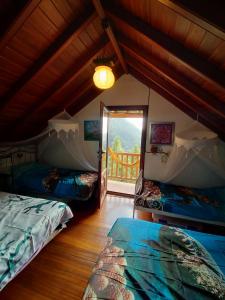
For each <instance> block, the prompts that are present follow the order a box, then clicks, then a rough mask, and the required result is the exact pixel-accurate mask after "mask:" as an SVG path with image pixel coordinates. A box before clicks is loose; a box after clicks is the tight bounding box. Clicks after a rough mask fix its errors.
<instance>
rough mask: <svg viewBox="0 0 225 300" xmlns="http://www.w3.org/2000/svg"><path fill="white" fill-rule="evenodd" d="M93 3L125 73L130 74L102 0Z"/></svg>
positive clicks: (94, 0) (95, 0)
mask: <svg viewBox="0 0 225 300" xmlns="http://www.w3.org/2000/svg"><path fill="white" fill-rule="evenodd" d="M92 2H93V4H94V7H95V9H96V11H97V14H98V15H99V17H100V19H101V21H102V24H104V22H105V25H104V26H103V28H104V30H105V32H106V33H107V35H108V38H109V40H110V42H111V43H112V46H113V48H114V50H115V52H116V55H117V57H118V59H119V61H120V64H121V66H122V68H123V70H124V72H125V73H128V69H127V65H126V62H125V60H124V57H123V54H122V52H121V49H120V47H119V44H118V42H117V39H116V37H115V34H114V32H113V30H112V27H111V25H110V23H109V21H108V20H107V17H106V14H105V12H104V9H103V7H102V4H101V1H100V0H92Z"/></svg>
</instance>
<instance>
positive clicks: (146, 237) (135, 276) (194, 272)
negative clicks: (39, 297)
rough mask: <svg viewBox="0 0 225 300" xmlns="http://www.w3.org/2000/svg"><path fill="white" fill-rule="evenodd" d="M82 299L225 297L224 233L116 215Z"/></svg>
mask: <svg viewBox="0 0 225 300" xmlns="http://www.w3.org/2000/svg"><path fill="white" fill-rule="evenodd" d="M84 299H85V300H86V299H129V300H131V299H154V300H155V299H156V300H157V299H158V300H159V299H160V300H162V299H168V300H174V299H176V300H178V299H187V300H195V299H196V300H203V299H204V300H206V299H207V300H209V299H225V237H222V236H216V235H210V234H204V233H199V232H192V231H188V230H181V229H178V228H174V227H168V226H163V225H160V224H155V223H151V222H145V221H140V220H134V219H118V220H117V221H116V223H115V224H114V226H113V227H112V229H111V231H110V232H109V240H108V243H107V246H106V247H105V249H104V250H103V252H102V253H101V255H100V257H99V259H98V261H97V263H96V266H95V268H94V270H93V274H92V276H91V279H90V280H89V284H88V286H87V289H86V291H85V293H84Z"/></svg>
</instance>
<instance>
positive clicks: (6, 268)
mask: <svg viewBox="0 0 225 300" xmlns="http://www.w3.org/2000/svg"><path fill="white" fill-rule="evenodd" d="M72 217H73V214H72V212H71V210H70V208H69V207H68V206H67V205H66V204H64V203H60V202H56V201H50V200H46V199H39V198H32V197H26V196H21V195H15V194H9V193H4V192H0V241H1V243H0V290H2V289H3V288H4V287H5V285H6V284H7V283H8V282H9V281H10V280H12V279H13V278H14V277H15V276H16V275H17V274H18V273H19V272H20V271H21V270H22V269H23V268H24V266H25V265H27V264H28V263H29V261H30V260H31V259H32V258H33V257H34V256H35V255H36V253H38V252H39V251H40V250H41V249H42V248H43V247H44V245H45V244H46V242H47V241H48V240H50V239H51V237H52V236H53V235H54V234H55V232H56V231H57V230H59V228H61V227H62V226H63V225H64V224H65V223H66V222H68V221H69V219H71V218H72Z"/></svg>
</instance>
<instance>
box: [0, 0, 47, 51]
mask: <svg viewBox="0 0 225 300" xmlns="http://www.w3.org/2000/svg"><path fill="white" fill-rule="evenodd" d="M40 2H41V0H29V1H28V2H27V4H26V5H25V6H24V8H23V9H22V11H21V12H20V14H19V15H18V17H17V18H16V19H15V21H14V22H13V23H12V25H11V26H10V28H9V29H8V30H7V31H6V33H5V34H4V35H3V37H2V38H1V40H0V52H1V51H2V50H3V49H4V48H5V46H6V45H7V43H8V42H9V41H10V40H11V39H12V38H13V37H14V35H15V34H16V33H17V32H18V30H19V29H20V28H21V27H22V26H23V24H24V22H25V21H26V19H27V18H28V17H29V16H30V15H31V14H32V12H33V11H34V10H35V9H36V8H37V6H38V5H39V4H40Z"/></svg>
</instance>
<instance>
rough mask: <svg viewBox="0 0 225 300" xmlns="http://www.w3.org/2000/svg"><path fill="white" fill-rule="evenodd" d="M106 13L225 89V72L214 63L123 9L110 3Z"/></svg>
mask: <svg viewBox="0 0 225 300" xmlns="http://www.w3.org/2000/svg"><path fill="white" fill-rule="evenodd" d="M106 12H107V14H108V15H109V16H110V17H111V18H112V19H113V20H115V21H117V22H119V23H122V24H124V25H125V26H127V27H129V28H130V29H131V30H132V31H134V32H136V33H137V34H138V35H141V36H142V37H143V38H144V39H145V40H146V41H147V42H150V43H153V44H156V45H157V46H160V47H161V48H163V49H165V50H166V51H168V52H169V53H170V54H171V55H173V56H174V57H175V58H176V59H177V60H178V61H180V62H181V63H182V64H185V65H186V66H188V67H189V68H191V69H193V70H194V71H195V72H196V73H197V74H199V75H200V76H201V77H203V78H204V79H206V80H209V81H211V82H213V84H214V85H217V86H218V87H219V88H222V89H225V72H224V71H223V70H221V69H219V68H217V67H216V66H215V65H214V64H213V63H211V62H209V61H206V60H205V59H204V58H203V57H202V56H200V55H198V54H197V53H194V52H193V51H191V50H189V49H187V48H186V47H185V46H183V45H182V44H181V43H179V42H177V41H176V40H174V39H172V38H171V37H169V36H167V35H166V34H164V33H163V32H161V31H159V30H157V29H156V28H154V27H152V26H151V25H150V24H147V23H145V22H144V21H142V20H141V19H140V18H138V17H135V16H133V15H131V14H130V13H129V12H127V11H125V10H123V9H122V8H120V9H119V10H118V9H116V8H115V7H113V6H112V5H110V3H107V8H106Z"/></svg>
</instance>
